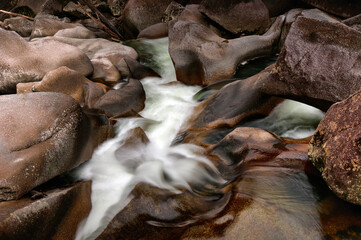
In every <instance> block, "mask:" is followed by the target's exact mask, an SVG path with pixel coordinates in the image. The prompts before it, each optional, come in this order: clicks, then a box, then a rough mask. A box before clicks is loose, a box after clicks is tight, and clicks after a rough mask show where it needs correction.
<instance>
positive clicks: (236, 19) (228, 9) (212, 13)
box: [199, 0, 271, 35]
mask: <svg viewBox="0 0 361 240" xmlns="http://www.w3.org/2000/svg"><path fill="white" fill-rule="evenodd" d="M199 11H200V12H201V13H203V14H205V15H206V16H207V17H209V18H210V19H211V20H212V21H214V22H216V23H217V24H219V25H220V26H222V27H223V28H224V29H226V30H228V31H230V32H231V33H233V34H236V35H238V34H241V33H243V32H247V33H260V34H262V33H264V32H266V30H267V29H268V27H269V26H270V25H271V21H270V18H269V13H268V9H267V7H266V6H265V5H264V3H263V2H262V1H261V0H251V1H239V0H224V1H218V0H204V1H202V2H201V4H200V6H199Z"/></svg>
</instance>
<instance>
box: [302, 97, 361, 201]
mask: <svg viewBox="0 0 361 240" xmlns="http://www.w3.org/2000/svg"><path fill="white" fill-rule="evenodd" d="M360 116H361V92H357V93H356V94H354V95H352V96H351V97H349V98H347V99H346V100H344V101H342V102H340V103H336V104H334V105H332V107H331V108H330V109H329V110H328V111H327V113H326V115H325V117H324V118H323V119H322V121H321V122H320V124H319V125H318V127H317V130H316V132H315V134H314V136H313V138H312V140H311V142H310V145H309V150H308V155H309V158H310V160H311V161H312V162H313V164H314V165H315V166H316V167H317V169H318V170H319V171H320V172H321V173H322V177H323V179H324V180H325V181H326V183H327V185H328V186H329V187H330V188H331V190H332V191H333V192H334V193H335V194H336V195H337V196H338V197H340V198H342V199H344V200H346V201H349V202H351V203H354V204H358V205H361V150H360V149H361V135H360V132H361V127H360V126H361V118H360Z"/></svg>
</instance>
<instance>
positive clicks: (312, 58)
mask: <svg viewBox="0 0 361 240" xmlns="http://www.w3.org/2000/svg"><path fill="white" fill-rule="evenodd" d="M360 69H361V32H359V31H356V30H354V29H352V28H350V27H347V26H346V25H344V24H341V23H333V22H325V21H319V20H315V19H310V18H305V17H298V18H297V20H296V22H295V23H293V24H292V27H291V29H290V32H289V34H288V35H287V38H286V41H285V44H284V47H283V49H282V51H281V53H280V55H279V57H278V59H277V62H276V66H275V69H274V70H273V75H272V78H269V81H267V82H265V84H264V86H263V88H262V91H263V92H264V93H267V94H271V95H275V96H280V97H284V98H289V99H294V100H296V101H300V102H304V103H306V104H309V105H312V106H314V107H317V108H319V109H321V110H323V111H326V110H327V109H328V108H329V107H330V106H331V105H332V104H333V103H335V102H338V101H341V100H343V99H345V98H347V97H349V96H350V95H351V94H353V93H354V92H356V91H358V90H359V89H360V88H361V81H360V74H361V72H360Z"/></svg>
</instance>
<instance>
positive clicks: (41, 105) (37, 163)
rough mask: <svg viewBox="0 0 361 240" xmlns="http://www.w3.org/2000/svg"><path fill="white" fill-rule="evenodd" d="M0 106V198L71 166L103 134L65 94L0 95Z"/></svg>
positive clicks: (22, 191)
mask: <svg viewBox="0 0 361 240" xmlns="http://www.w3.org/2000/svg"><path fill="white" fill-rule="evenodd" d="M0 106H1V109H2V110H1V113H0V122H1V125H0V130H1V135H0V153H1V160H0V161H1V166H2V167H1V169H0V200H12V199H18V198H20V197H21V196H23V195H24V194H25V193H27V192H29V191H30V190H31V189H33V188H34V187H36V186H38V185H40V184H42V183H44V182H46V181H48V180H49V179H52V178H53V177H55V176H57V175H60V174H62V173H64V172H66V171H69V170H71V169H72V168H75V167H77V166H78V165H80V164H81V163H83V162H85V161H87V160H88V159H90V157H91V156H92V153H93V150H94V148H95V147H96V146H98V144H100V143H101V142H102V141H104V140H105V139H106V137H107V136H105V135H103V134H101V133H102V132H103V131H104V130H105V129H103V128H101V127H99V126H97V125H95V123H94V122H92V121H91V120H90V118H88V117H87V116H86V115H85V114H84V113H83V111H82V109H81V108H80V106H79V104H78V103H77V102H76V101H75V100H74V99H73V98H71V97H70V96H67V95H65V94H61V93H27V94H16V95H4V96H1V97H0ZM96 124H97V123H96Z"/></svg>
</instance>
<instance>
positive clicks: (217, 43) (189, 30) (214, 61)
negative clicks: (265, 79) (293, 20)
mask: <svg viewBox="0 0 361 240" xmlns="http://www.w3.org/2000/svg"><path fill="white" fill-rule="evenodd" d="M185 11H186V10H185ZM181 17H182V16H181ZM181 17H180V18H179V20H178V21H172V22H170V23H169V53H170V56H171V58H172V60H173V63H174V66H175V71H176V75H177V79H178V81H181V82H183V83H186V84H191V85H195V84H197V85H203V86H206V85H209V84H212V83H216V82H220V81H223V80H226V79H229V78H232V76H233V75H234V73H235V71H236V69H237V66H238V64H240V63H241V62H243V61H247V60H250V59H253V58H256V57H260V56H265V55H270V54H272V52H274V50H275V48H277V47H275V46H277V44H278V39H279V36H280V34H281V27H282V23H283V19H284V17H283V16H280V17H279V18H277V20H276V21H275V22H274V24H273V25H272V27H271V28H270V29H269V30H268V32H267V33H265V34H264V35H262V36H259V35H253V36H246V37H242V38H238V39H232V40H227V39H224V38H221V37H219V36H218V35H217V34H216V33H214V32H213V31H212V30H211V29H209V28H207V27H206V26H204V25H203V24H199V23H197V22H194V21H189V20H187V21H183V20H180V19H182V18H181Z"/></svg>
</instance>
